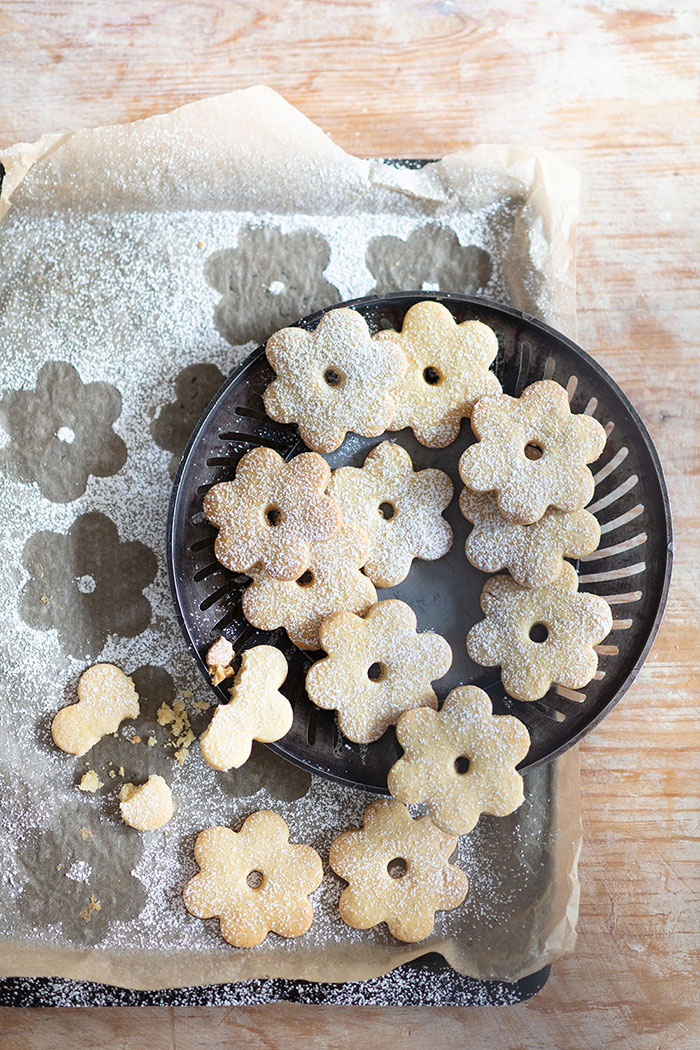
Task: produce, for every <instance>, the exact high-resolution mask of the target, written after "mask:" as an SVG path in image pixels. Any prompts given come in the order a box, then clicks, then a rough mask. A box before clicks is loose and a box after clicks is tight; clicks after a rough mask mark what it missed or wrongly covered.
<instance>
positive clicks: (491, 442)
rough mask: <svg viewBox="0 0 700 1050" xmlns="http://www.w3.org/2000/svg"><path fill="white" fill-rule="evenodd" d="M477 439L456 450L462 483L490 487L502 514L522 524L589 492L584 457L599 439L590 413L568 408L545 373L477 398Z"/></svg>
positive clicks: (599, 445)
mask: <svg viewBox="0 0 700 1050" xmlns="http://www.w3.org/2000/svg"><path fill="white" fill-rule="evenodd" d="M471 422H472V430H473V431H474V433H475V434H476V436H477V438H479V440H478V441H477V442H476V444H474V445H470V446H469V448H467V449H465V451H464V452H463V453H462V458H461V459H460V461H459V473H460V475H461V477H462V481H463V482H464V484H465V485H466V486H467V488H470V489H473V490H475V491H476V492H496V494H497V496H498V509H499V510H500V512H501V514H502V515H503V517H505V518H509V519H510V520H511V521H519V522H521V523H522V524H524V525H529V524H531V523H532V522H534V521H538V520H539V519H540V518H541V517H542V515H543V514H544V512H545V511H546V509H547V507H549V506H553V507H556V508H558V509H559V510H567V511H574V510H582V509H583V507H585V506H586V504H587V503H588V502H590V499H591V497H592V495H593V489H594V484H593V475H592V474H591V472H590V470H589V469H588V467H587V465H586V464H588V463H592V462H593V461H594V460H596V459H598V456H599V455H600V454H601V452H602V451H603V448H604V446H605V429H604V428H603V427H602V426H601V424H600V423H599V422H598V420H597V419H594V418H593V417H592V416H587V415H583V414H581V415H573V414H572V413H571V409H570V408H569V400H568V398H567V396H566V391H565V390H564V388H563V387H562V386H559V384H558V383H555V382H553V381H552V380H551V379H543V380H541V381H540V382H538V383H532V384H531V385H530V386H528V387H526V388H525V390H523V392H522V394H521V395H520V397H509V396H508V395H507V394H500V395H493V396H490V397H485V398H482V400H481V401H480V402H479V404H478V405H477V406H476V407H475V409H474V412H473V413H472V421H471Z"/></svg>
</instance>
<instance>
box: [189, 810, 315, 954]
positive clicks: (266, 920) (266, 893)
mask: <svg viewBox="0 0 700 1050" xmlns="http://www.w3.org/2000/svg"><path fill="white" fill-rule="evenodd" d="M194 856H195V860H196V861H197V863H198V864H199V867H200V868H201V871H200V872H199V874H198V875H195V877H194V878H193V879H190V881H189V882H188V883H187V885H186V886H185V888H184V890H183V893H182V896H183V900H184V902H185V907H186V908H187V910H188V911H189V912H190V913H191V914H192V915H196V916H197V918H199V919H213V918H214V917H218V919H219V925H220V928H221V936H222V937H223V938H224V940H226V941H228V942H229V944H232V945H234V947H236V948H252V947H254V946H255V945H256V944H262V942H263V941H264V940H265V938H266V937H267V935H268V933H269V932H270V931H271V930H272V931H273V932H274V933H279V934H280V935H281V936H282V937H299V936H300V934H302V933H306V931H307V930H308V929H309V927H310V926H311V923H312V922H313V918H314V910H313V907H312V905H311V901H310V900H309V894H310V893H313V891H314V890H315V889H317V888H318V887H319V886H320V885H321V880H322V879H323V866H322V864H321V858H320V857H319V855H318V853H317V852H316V850H315V849H312V848H311V846H303V845H297V844H292V843H290V841H289V828H288V827H287V825H286V824H285V822H284V821H283V820H282V817H279V816H278V815H277V814H276V813H272V812H271V811H270V810H260V811H259V812H257V813H252V814H251V815H250V816H249V817H248V818H247V820H246V821H245V823H244V825H243V827H242V828H241V830H240V831H238V832H236V831H232V830H231V829H230V828H222V827H214V828H207V829H206V830H205V831H202V832H201V833H200V834H199V835H198V836H197V841H196V842H195V844H194Z"/></svg>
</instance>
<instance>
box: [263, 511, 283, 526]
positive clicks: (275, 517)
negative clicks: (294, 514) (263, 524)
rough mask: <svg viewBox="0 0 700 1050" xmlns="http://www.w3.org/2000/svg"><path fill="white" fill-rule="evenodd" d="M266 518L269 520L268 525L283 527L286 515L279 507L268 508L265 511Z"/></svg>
mask: <svg viewBox="0 0 700 1050" xmlns="http://www.w3.org/2000/svg"><path fill="white" fill-rule="evenodd" d="M265 517H266V518H267V523H268V525H272V526H273V527H274V526H275V525H281V524H282V522H283V521H284V515H283V513H282V511H281V510H280V509H279V507H268V508H267V510H266V511H265Z"/></svg>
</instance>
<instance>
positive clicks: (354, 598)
mask: <svg viewBox="0 0 700 1050" xmlns="http://www.w3.org/2000/svg"><path fill="white" fill-rule="evenodd" d="M368 549H369V540H368V538H367V533H366V532H364V531H363V530H362V529H359V528H357V527H356V526H354V525H346V526H344V527H343V528H342V529H341V530H340V532H336V534H335V535H334V536H332V537H331V539H330V540H327V541H326V542H325V543H318V544H316V545H315V546H314V547H312V548H311V558H310V562H309V568H308V570H307V571H306V572H305V573H304V574H303V576H300V577H299V579H298V580H293V581H291V582H285V581H282V580H274V579H273V578H272V577H271V576H270V575H269V573H266V572H259V571H254V572H253V573H252V577H253V582H252V583H251V584H250V586H249V587H246V589H245V591H244V592H243V615H244V616H245V618H246V620H248V622H249V623H252V625H253V627H259V628H260V630H262V631H274V630H276V628H278V627H284V629H285V630H286V632H287V634H288V635H289V637H290V638H291V640H292V641H293V642H294V644H295V645H297V646H298V647H299V648H300V649H318V646H319V641H318V629H319V627H320V626H321V623H322V622H323V620H325V618H326V617H327V616H331V615H332V614H333V613H336V612H341V611H342V610H344V609H348V610H350V611H351V612H356V613H364V612H366V611H367V609H369V607H370V605H374V603H375V602H376V600H377V592H376V590H375V589H374V584H373V583H372V581H371V580H369V579H367V577H366V576H365V575H364V574H363V573H361V572H360V566H361V565H364V563H365V560H366V558H367V551H368Z"/></svg>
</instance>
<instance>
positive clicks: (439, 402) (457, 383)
mask: <svg viewBox="0 0 700 1050" xmlns="http://www.w3.org/2000/svg"><path fill="white" fill-rule="evenodd" d="M374 341H375V343H376V344H377V345H378V346H381V347H384V346H387V345H388V346H400V347H401V349H402V350H403V351H404V352H405V354H406V357H407V358H408V370H407V371H406V375H405V376H404V378H403V380H402V381H401V383H400V384H399V386H398V387H397V390H396V417H395V419H394V422H393V423H392V425H391V428H390V429H391V430H401V429H403V427H411V429H412V430H413V433H414V434H415V435H416V438H417V439H418V441H420V443H421V445H427V446H428V447H429V448H445V446H446V445H451V444H452V442H453V441H454V440H455V438H456V437H457V435H458V434H459V428H460V425H461V422H462V420H463V419H468V418H469V416H470V415H471V412H472V409H473V407H474V404H475V403H476V402H477V401H478V400H479V398H480V397H483V396H484V394H494V393H498V392H500V389H501V384H500V383H499V382H498V379H497V378H496V376H495V375H494V374H493V372H490V371H489V365H490V364H491V362H492V361H493V359H494V358H495V356H496V354H497V353H498V340H497V339H496V336H495V335H494V333H493V332H492V331H491V329H490V328H489V327H488V326H487V325H485V324H482V323H481V321H463V322H462V324H457V322H456V321H455V319H454V317H453V316H452V314H451V313H450V311H449V310H448V309H447V307H445V306H442V304H441V303H436V302H432V301H428V302H423V303H416V305H415V306H412V307H411V308H410V310H408V312H407V313H406V316H405V317H404V320H403V325H402V327H401V331H400V332H394V331H383V332H377V334H376V335H375V337H374Z"/></svg>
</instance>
